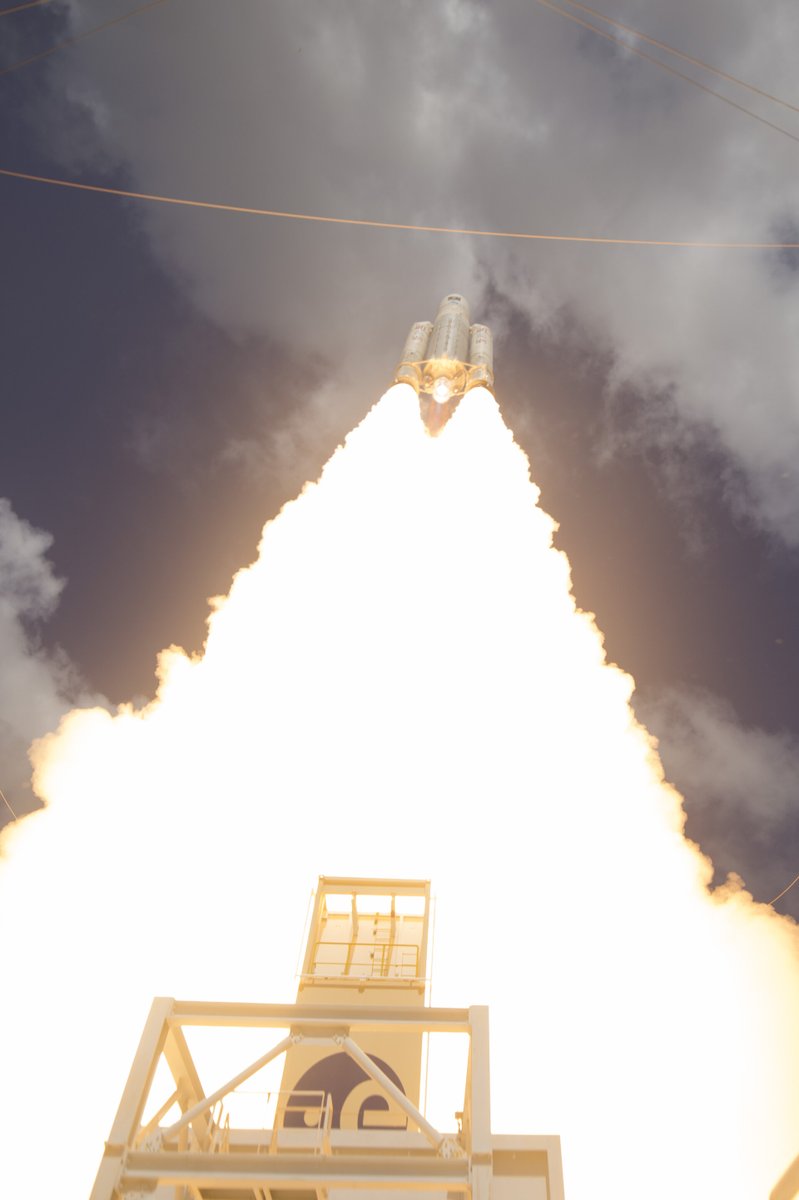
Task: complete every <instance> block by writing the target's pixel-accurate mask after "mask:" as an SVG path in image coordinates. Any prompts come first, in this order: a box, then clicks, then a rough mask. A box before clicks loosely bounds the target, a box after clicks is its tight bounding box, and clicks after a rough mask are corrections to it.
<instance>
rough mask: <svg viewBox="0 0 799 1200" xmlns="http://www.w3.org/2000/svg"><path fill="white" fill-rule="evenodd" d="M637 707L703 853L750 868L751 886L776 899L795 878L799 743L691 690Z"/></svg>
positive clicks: (652, 696) (659, 695) (656, 695)
mask: <svg viewBox="0 0 799 1200" xmlns="http://www.w3.org/2000/svg"><path fill="white" fill-rule="evenodd" d="M635 708H636V712H637V713H638V715H639V717H640V719H641V720H643V721H645V722H646V724H647V725H648V726H649V728H650V729H652V730H653V731H655V732H656V733H657V735H658V738H659V743H660V753H661V756H662V757H663V760H664V762H665V765H666V769H667V770H668V772H669V778H671V779H673V780H674V781H675V782H676V783H678V784H679V785H680V786H682V787H683V788H684V790H685V792H686V796H687V801H688V809H689V812H690V813H691V814H692V815H694V816H695V817H696V818H697V823H698V824H699V825H700V826H701V829H702V831H703V835H704V836H703V845H705V848H706V849H707V850H708V851H709V852H710V853H712V854H713V857H714V859H715V860H716V861H717V863H718V864H719V865H722V864H724V865H725V867H726V869H736V864H741V863H742V862H744V861H746V862H747V863H751V864H752V866H751V868H750V869H749V870H747V872H746V875H747V882H748V883H749V885H750V886H751V887H753V888H755V889H756V892H757V894H758V895H760V896H761V897H762V898H763V899H766V900H768V899H769V898H770V897H771V896H772V895H776V893H777V892H778V891H779V890H780V889H781V888H782V886H783V885H784V884H786V883H788V882H789V881H790V879H791V877H792V876H793V875H794V874H795V866H796V852H797V847H796V845H795V840H796V839H795V835H793V836H792V823H793V821H794V820H795V815H796V805H797V795H798V790H797V780H799V739H797V737H796V736H795V735H793V734H791V733H789V732H788V731H785V730H777V731H768V730H765V729H759V728H756V727H751V726H746V725H744V724H743V722H742V721H741V720H740V718H739V717H738V715H737V714H736V712H735V711H734V709H733V707H732V705H731V704H729V703H728V702H727V701H725V700H723V699H722V698H721V697H719V696H714V695H712V694H710V693H708V692H705V691H700V690H697V689H692V688H687V687H679V688H678V687H673V688H666V689H663V690H659V691H654V690H653V689H649V690H647V691H646V692H645V693H644V694H643V696H640V697H639V696H638V695H637V696H636V700H635ZM705 839H706V840H705ZM753 846H757V847H758V848H759V853H758V854H756V855H753V854H752V853H751V850H752V847H753ZM737 869H738V870H740V866H738V867H737Z"/></svg>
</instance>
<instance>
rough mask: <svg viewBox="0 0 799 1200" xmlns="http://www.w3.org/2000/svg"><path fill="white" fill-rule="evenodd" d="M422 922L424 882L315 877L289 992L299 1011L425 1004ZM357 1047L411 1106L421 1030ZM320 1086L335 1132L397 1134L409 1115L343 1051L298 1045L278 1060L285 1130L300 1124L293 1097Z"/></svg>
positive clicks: (379, 1034) (425, 919)
mask: <svg viewBox="0 0 799 1200" xmlns="http://www.w3.org/2000/svg"><path fill="white" fill-rule="evenodd" d="M429 924H430V884H429V883H428V882H427V881H426V880H404V879H355V878H341V877H338V876H336V877H333V876H322V877H321V878H320V880H319V884H318V887H317V890H316V894H315V897H314V905H313V912H312V915H311V921H310V927H309V930H308V940H307V943H306V947H305V953H304V956H303V965H302V972H301V974H300V980H299V988H298V992H297V1004H298V1005H301V1006H305V1005H308V1006H311V1005H314V1006H319V1005H322V1006H327V1005H331V1006H339V1007H340V1006H346V1007H347V1008H348V1009H349V1010H350V1011H351V1012H352V1013H353V1015H354V1016H356V1015H357V1013H358V1010H359V1009H363V1008H366V1007H379V1008H380V1007H385V1008H387V1009H388V1008H390V1007H393V1006H396V1005H401V1006H402V1007H405V1008H407V1007H418V1008H420V1009H421V1008H423V1007H424V1001H425V991H426V983H427V980H426V965H427V947H428V933H429ZM361 1046H362V1048H363V1050H364V1051H365V1052H366V1054H368V1055H369V1056H370V1057H371V1058H372V1059H373V1061H374V1062H375V1063H376V1064H377V1066H378V1067H379V1068H380V1070H381V1071H382V1072H384V1073H385V1075H387V1076H388V1078H389V1079H390V1080H391V1081H392V1083H393V1084H394V1085H395V1086H396V1087H397V1088H399V1090H400V1091H401V1092H403V1093H404V1094H405V1095H406V1096H407V1097H408V1099H409V1100H411V1101H412V1103H413V1104H414V1105H416V1106H417V1107H418V1105H419V1100H420V1090H421V1068H422V1034H421V1032H420V1031H414V1032H410V1033H409V1032H397V1031H390V1030H387V1029H380V1030H375V1031H374V1032H370V1033H367V1034H364V1035H363V1037H362V1038H361ZM319 1088H321V1089H323V1090H325V1091H326V1092H327V1093H328V1094H329V1095H330V1096H331V1099H332V1109H333V1112H332V1127H333V1128H334V1129H406V1128H407V1125H408V1118H407V1116H406V1114H405V1113H404V1112H403V1111H402V1109H401V1108H400V1106H399V1105H398V1104H397V1103H395V1102H394V1101H392V1100H391V1099H390V1098H389V1097H387V1096H386V1094H385V1091H384V1090H383V1089H381V1088H380V1087H379V1086H378V1085H377V1084H376V1083H375V1081H374V1079H371V1078H370V1077H369V1076H368V1074H367V1073H366V1072H365V1071H364V1070H363V1068H362V1067H361V1066H360V1065H359V1064H358V1063H357V1062H356V1061H354V1059H353V1058H352V1056H350V1055H349V1054H348V1053H347V1051H346V1050H345V1049H338V1048H337V1049H334V1050H331V1048H330V1047H329V1046H314V1045H307V1044H300V1045H297V1046H293V1047H292V1048H291V1049H290V1050H289V1051H288V1053H287V1054H286V1065H285V1068H284V1072H283V1082H282V1084H281V1092H282V1093H283V1094H284V1096H285V1097H286V1099H285V1101H284V1104H285V1105H286V1111H284V1113H283V1114H281V1119H282V1121H283V1124H284V1125H289V1126H291V1125H294V1126H295V1127H301V1126H302V1123H303V1121H304V1118H303V1116H302V1113H301V1112H300V1111H299V1102H298V1104H297V1108H298V1111H297V1112H296V1113H292V1112H291V1111H290V1110H291V1107H292V1105H293V1095H294V1094H295V1093H296V1094H297V1095H299V1093H300V1092H302V1091H306V1092H307V1091H309V1090H315V1089H319Z"/></svg>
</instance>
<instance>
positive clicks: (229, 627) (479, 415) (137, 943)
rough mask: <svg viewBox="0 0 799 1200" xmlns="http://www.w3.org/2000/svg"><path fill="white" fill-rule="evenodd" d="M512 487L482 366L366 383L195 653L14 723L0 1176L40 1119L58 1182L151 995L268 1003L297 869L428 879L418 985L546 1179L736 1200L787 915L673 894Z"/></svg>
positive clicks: (16, 1175) (113, 1083)
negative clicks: (472, 383) (56, 713)
mask: <svg viewBox="0 0 799 1200" xmlns="http://www.w3.org/2000/svg"><path fill="white" fill-rule="evenodd" d="M536 501H537V489H536V488H535V485H533V484H532V483H531V482H530V480H529V477H528V463H527V460H526V459H525V457H524V455H523V454H522V453H521V452H520V451H519V449H518V447H516V446H515V445H514V443H513V439H512V437H511V435H510V432H509V431H508V429H507V428H506V427H505V426H504V424H503V422H502V420H501V418H500V416H499V413H498V410H497V406H496V404H495V403H494V401H493V400H492V398H491V397H490V396H489V395H488V394H487V393H485V392H482V391H480V390H479V389H477V390H475V391H472V392H470V393H469V394H468V395H467V397H465V398H464V400H463V401H462V403H461V406H460V408H459V409H458V411H457V413H456V414H455V417H454V419H453V421H452V422H451V424H450V425H449V426H448V427H447V429H446V430H445V431H444V435H443V436H442V437H441V438H439V439H436V440H434V439H430V438H427V437H425V436H424V434H423V432H422V430H421V427H420V422H419V418H418V408H417V404H416V400H415V397H414V396H413V394H412V393H411V391H410V389H408V388H395V389H392V390H391V391H390V392H389V393H388V394H387V395H386V396H385V397H384V399H383V400H382V402H381V403H380V404H379V405H377V406H376V408H375V409H373V410H372V412H371V413H370V415H369V416H368V417H367V419H366V420H365V421H364V422H363V423H362V424H361V426H359V428H358V429H357V430H355V431H354V432H353V433H352V434H351V435H350V436H349V437H348V439H347V442H346V444H345V446H344V447H343V448H341V449H340V450H339V451H337V452H336V454H335V455H334V456H333V458H332V459H331V460H330V462H329V463H328V464H327V466H326V468H325V470H324V472H323V475H322V477H321V479H320V481H319V483H318V484H314V485H310V486H308V487H306V489H305V490H304V492H303V494H302V495H301V496H300V497H299V498H298V499H297V500H296V501H295V502H293V503H291V504H289V505H287V506H286V508H285V509H284V510H283V512H282V513H281V515H280V516H279V517H278V518H277V519H276V520H275V521H273V522H271V523H270V524H269V525H267V526H266V528H265V530H264V536H263V539H262V543H261V547H260V550H259V557H258V560H257V562H256V563H254V564H253V565H252V566H251V567H250V568H248V569H246V570H243V571H241V572H239V574H238V575H237V576H236V578H235V580H234V582H233V585H232V587H231V590H230V594H229V596H228V597H227V598H226V599H225V600H224V601H218V602H216V603H215V605H214V612H213V614H212V616H211V619H210V626H209V637H208V642H207V645H206V647H205V650H204V653H203V654H202V656H198V657H197V658H194V659H191V658H189V657H188V656H187V655H185V654H184V653H183V652H181V651H180V650H177V649H175V648H172V649H171V650H170V651H167V652H165V653H164V654H163V655H162V657H161V664H160V666H161V670H160V677H161V685H160V688H159V693H158V697H157V699H156V701H155V702H153V704H152V705H150V706H148V707H147V708H146V709H145V710H143V711H134V710H133V709H132V708H129V707H123V708H121V709H120V710H119V711H118V712H117V714H116V715H114V716H112V715H111V714H109V713H108V712H106V711H103V710H99V709H95V710H93V711H82V712H81V711H78V712H74V713H72V714H70V715H69V716H68V717H67V718H66V720H65V721H64V723H63V724H62V726H61V729H60V730H59V732H58V734H57V735H55V736H51V737H49V738H47V739H44V740H43V741H42V742H41V743H39V745H38V746H37V748H36V767H37V770H36V784H37V788H38V790H39V791H40V793H41V794H42V795H43V796H46V797H47V798H48V800H49V801H50V804H49V807H48V808H47V809H46V810H45V811H44V812H42V813H40V814H37V815H36V816H34V817H33V818H31V819H30V820H29V821H27V822H23V823H20V824H21V826H22V827H21V828H17V829H14V830H12V831H11V833H10V835H7V838H6V847H7V850H8V855H7V862H6V864H5V866H4V870H3V871H2V872H0V918H1V919H2V920H3V922H4V928H3V933H2V937H3V944H4V952H5V956H6V961H7V962H8V963H10V964H11V971H10V975H9V978H10V979H11V980H12V981H13V986H12V987H10V988H9V991H8V994H7V995H6V997H5V1012H6V1020H5V1022H4V1023H3V1024H0V1057H2V1061H3V1064H4V1087H3V1088H2V1089H0V1129H13V1130H14V1132H15V1139H14V1143H13V1144H12V1145H11V1146H10V1147H9V1149H8V1150H7V1151H6V1152H5V1153H4V1156H3V1159H2V1163H1V1164H0V1183H2V1185H3V1187H4V1188H5V1190H6V1191H8V1193H9V1194H12V1195H14V1196H15V1197H16V1200H27V1197H30V1198H31V1200H34V1197H37V1196H38V1193H37V1192H36V1188H37V1187H38V1181H37V1179H35V1178H33V1176H32V1175H31V1172H30V1170H29V1162H30V1155H31V1154H32V1153H33V1151H34V1149H35V1146H36V1145H38V1144H39V1141H40V1130H41V1128H42V1127H46V1128H47V1129H48V1131H49V1138H50V1141H49V1146H50V1152H51V1153H52V1154H53V1156H54V1158H55V1159H56V1160H57V1161H58V1164H59V1172H60V1179H61V1184H62V1187H64V1188H65V1189H66V1190H67V1191H70V1192H71V1193H74V1194H85V1193H86V1191H87V1184H88V1180H89V1178H90V1176H91V1173H92V1170H93V1169H94V1167H95V1166H96V1163H97V1160H98V1158H99V1154H100V1152H101V1146H102V1138H103V1136H105V1134H106V1132H107V1129H108V1126H109V1122H110V1119H111V1115H112V1113H113V1110H114V1105H115V1103H116V1099H117V1097H118V1095H119V1092H120V1088H121V1086H122V1083H123V1081H124V1078H125V1074H126V1069H127V1066H128V1064H129V1061H130V1056H131V1054H132V1052H133V1049H134V1046H135V1042H136V1037H137V1033H138V1030H139V1028H140V1027H141V1022H142V1020H143V1017H144V1014H145V1012H146V1008H147V1003H148V1001H149V999H150V998H151V996H152V995H153V994H156V993H160V994H176V995H182V996H183V997H198V998H200V997H208V998H210V997H212V996H213V997H216V998H219V999H242V998H250V997H252V998H261V999H276V1000H280V999H282V998H285V997H287V994H288V993H290V977H291V970H292V966H293V962H294V959H295V952H296V941H297V936H298V932H299V925H300V923H301V920H302V913H303V911H304V908H305V903H304V901H305V899H306V897H307V888H308V885H309V884H310V883H311V881H312V880H313V878H314V876H315V875H317V874H320V873H330V872H331V871H335V872H336V873H342V874H353V875H362V876H363V875H371V874H375V875H387V876H403V875H405V876H409V877H417V878H418V877H426V876H428V875H429V876H432V878H433V880H434V885H435V888H436V891H437V892H438V896H439V903H438V913H437V927H436V940H437V946H438V947H439V949H438V952H437V959H436V964H435V977H436V984H435V986H436V1002H437V1003H442V1004H450V1003H451V1004H463V1003H476V1002H486V1001H487V1002H488V1003H489V1004H490V1006H491V1010H492V1109H493V1117H494V1127H495V1128H496V1129H497V1130H504V1131H512V1130H515V1131H521V1132H524V1131H527V1132H533V1131H556V1132H560V1133H561V1134H562V1135H563V1139H564V1155H565V1163H566V1173H567V1188H568V1189H569V1192H568V1194H569V1195H570V1196H571V1197H572V1198H573V1200H604V1197H605V1196H607V1197H612V1200H640V1197H641V1195H642V1193H643V1194H645V1195H646V1196H647V1197H648V1200H672V1197H673V1196H674V1195H676V1194H680V1195H682V1196H684V1197H686V1200H707V1197H710V1196H715V1195H724V1196H725V1197H727V1198H728V1200H751V1198H752V1197H753V1196H759V1195H763V1194H765V1193H766V1192H767V1190H768V1188H769V1187H771V1186H772V1184H773V1183H774V1181H775V1180H776V1179H777V1178H778V1176H779V1175H780V1174H781V1172H782V1171H783V1170H784V1169H785V1167H786V1166H787V1164H788V1162H789V1161H790V1160H791V1159H792V1157H793V1156H794V1154H795V1130H796V1123H797V1118H799V1090H798V1088H797V1078H799V1075H798V1074H797V1064H799V1041H797V1029H796V1021H795V1013H796V1007H797V1005H799V944H798V943H797V938H796V927H795V926H794V925H793V923H791V922H789V921H787V920H785V919H782V918H779V917H778V916H777V915H776V914H775V913H774V912H773V911H772V910H770V909H768V908H766V907H764V906H762V905H756V904H754V903H753V902H752V900H751V897H749V896H748V895H747V894H746V893H745V892H744V891H741V890H729V891H727V892H726V893H722V894H718V893H716V894H715V895H709V894H708V892H707V889H706V885H707V883H708V880H709V878H710V875H711V870H712V868H711V865H710V864H709V863H708V861H707V860H706V859H704V858H703V856H702V855H701V854H700V853H699V852H698V851H697V849H696V847H695V846H693V845H692V844H691V843H690V842H688V841H686V840H685V839H684V837H683V836H682V832H681V830H682V821H683V817H682V811H681V806H680V799H679V796H677V794H676V793H675V792H674V791H673V790H672V789H671V788H669V787H668V786H667V785H664V783H663V778H662V771H661V769H660V765H659V762H658V760H657V758H656V757H655V755H654V754H653V750H652V746H651V743H650V740H649V738H648V736H647V734H646V732H645V731H644V730H643V729H642V728H641V727H640V726H639V725H638V724H637V723H636V721H635V719H634V718H633V716H632V713H631V712H630V709H629V703H628V702H629V697H630V694H631V691H632V681H631V680H630V678H629V677H628V676H626V675H624V673H623V672H621V671H619V670H618V669H617V668H615V667H612V666H609V665H607V664H606V663H605V660H604V653H603V650H602V644H601V638H600V637H599V635H598V633H597V630H596V628H595V626H594V624H593V621H592V619H591V618H590V617H589V616H588V615H586V614H584V613H581V612H579V610H577V609H576V606H575V603H574V600H573V598H572V596H571V594H570V590H569V588H570V578H569V566H568V562H567V561H566V558H565V556H564V555H563V554H561V553H559V552H557V551H555V550H554V549H553V548H552V535H553V530H554V523H553V522H552V521H551V519H550V518H549V517H548V516H547V515H546V514H545V513H544V512H542V511H541V509H540V508H538V507H537V504H536ZM65 847H68V854H65V853H64V848H65ZM42 880H46V881H47V886H46V888H45V887H43V886H42V884H41V881H42ZM31 945H35V946H36V947H37V955H36V956H35V958H34V959H33V961H31V956H30V954H29V948H30V946H31ZM23 964H24V969H23V967H22V965H23ZM53 979H58V980H66V981H69V984H70V986H67V985H66V984H65V985H64V986H62V987H61V988H60V989H59V995H58V1003H57V1005H55V1004H54V1003H53V996H52V988H51V987H50V986H48V985H47V981H48V980H49V981H52V980H53ZM32 1054H33V1055H35V1061H36V1063H44V1064H47V1071H48V1075H47V1079H46V1081H45V1080H43V1079H42V1076H41V1074H40V1073H39V1072H38V1071H36V1070H31V1055H32ZM236 1065H238V1064H236ZM44 1083H46V1086H43V1084H44ZM711 1087H712V1089H713V1092H712V1096H710V1097H709V1095H708V1091H707V1089H708V1088H711ZM764 1097H766V1098H767V1100H766V1101H764ZM67 1104H71V1105H72V1106H73V1108H74V1110H75V1111H76V1112H79V1114H80V1120H78V1121H74V1122H66V1121H63V1120H59V1119H58V1117H59V1116H63V1112H64V1110H65V1107H66V1106H67ZM620 1131H623V1132H621V1133H620ZM620 1136H623V1138H624V1153H620V1148H619V1143H618V1140H617V1139H618V1138H619V1137H620Z"/></svg>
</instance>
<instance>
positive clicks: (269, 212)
mask: <svg viewBox="0 0 799 1200" xmlns="http://www.w3.org/2000/svg"><path fill="white" fill-rule="evenodd" d="M0 175H4V176H6V178H8V179H24V180H26V181H28V182H30V183H46V184H49V185H50V186H51V187H61V188H72V189H74V190H76V191H79V192H95V193H97V194H99V195H102V196H121V197H123V198H124V199H127V200H145V201H147V202H148V203H152V204H175V205H178V206H180V207H182V208H205V209H210V210H212V211H214V212H229V213H240V214H242V215H245V216H253V217H280V218H283V219H284V220H289V221H313V222H316V223H318V224H324V225H359V226H365V227H367V228H370V229H398V230H405V231H408V232H411V233H447V234H456V235H460V236H463V237H484V238H515V239H519V240H522V241H529V242H584V243H590V244H593V245H600V246H670V247H676V248H685V249H698V250H799V242H708V241H691V240H689V239H686V240H680V239H660V238H614V237H589V236H583V235H581V234H574V233H515V232H508V231H505V230H498V229H461V228H456V227H454V226H451V225H408V224H401V223H400V222H398V221H370V220H367V219H365V218H360V217H327V216H320V215H318V214H313V213H297V212H281V211H280V210H278V209H273V208H253V207H250V206H248V205H243V204H220V203H215V202H213V201H211V200H192V199H189V198H187V197H183V196H162V195H157V194H154V193H151V192H134V191H130V190H129V189H127V188H113V187H101V186H100V185H99V184H96V183H78V182H77V181H75V180H72V179H52V178H50V177H48V176H45V175H31V174H30V173H29V172H27V171H11V170H9V169H7V168H5V167H0Z"/></svg>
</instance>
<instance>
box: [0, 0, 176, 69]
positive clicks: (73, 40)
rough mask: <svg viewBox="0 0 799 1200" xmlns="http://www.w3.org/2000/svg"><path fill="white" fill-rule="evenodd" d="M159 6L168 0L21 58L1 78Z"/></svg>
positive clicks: (153, 2)
mask: <svg viewBox="0 0 799 1200" xmlns="http://www.w3.org/2000/svg"><path fill="white" fill-rule="evenodd" d="M159 4H166V0H149V3H147V4H140V5H139V7H138V8H131V9H130V10H129V11H128V12H126V13H122V14H121V15H120V16H118V17H114V18H113V19H112V20H111V21H104V22H103V23H102V25H93V26H92V27H91V29H84V31H83V33H76V34H75V36H74V37H70V38H65V39H64V41H63V42H56V44H55V45H54V46H50V47H49V48H48V49H47V50H40V51H39V53H38V54H31V55H30V57H29V58H21V59H20V60H19V62H15V63H11V65H10V66H8V67H3V68H2V69H0V76H3V75H9V74H10V73H11V72H12V71H18V70H19V69H20V67H27V66H29V65H30V63H35V62H39V61H40V60H41V59H43V58H49V57H50V55H51V54H55V52H56V50H65V49H66V48H67V47H68V46H77V44H78V42H83V41H85V39H86V38H88V37H91V36H92V34H95V33H101V32H102V31H103V30H104V29H110V28H111V26H112V25H121V24H122V22H123V21H127V20H129V18H130V17H135V16H137V15H138V14H139V13H143V12H145V11H146V10H147V9H148V8H156V7H157V6H158V5H159ZM23 7H24V6H23ZM12 11H13V10H12ZM0 15H5V14H0Z"/></svg>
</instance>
